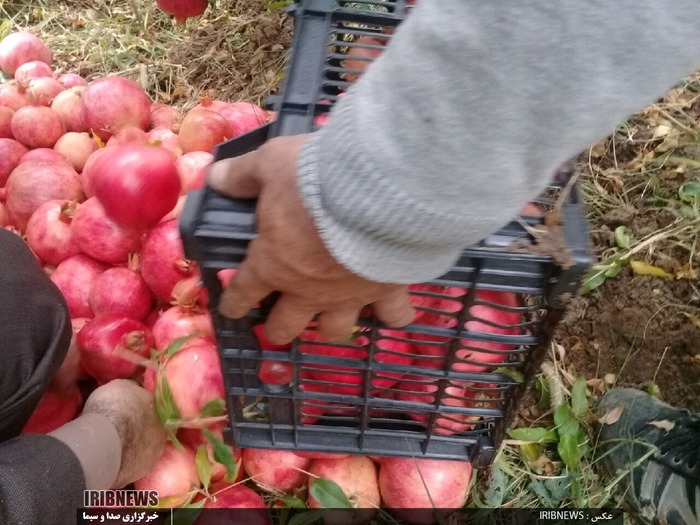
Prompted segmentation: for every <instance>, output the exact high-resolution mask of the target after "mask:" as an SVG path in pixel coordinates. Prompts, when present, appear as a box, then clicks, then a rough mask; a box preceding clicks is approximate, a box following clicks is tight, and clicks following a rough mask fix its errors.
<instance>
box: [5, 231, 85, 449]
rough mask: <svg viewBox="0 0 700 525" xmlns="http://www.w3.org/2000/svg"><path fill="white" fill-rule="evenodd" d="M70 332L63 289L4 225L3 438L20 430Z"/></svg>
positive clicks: (60, 359) (61, 356) (65, 347)
mask: <svg viewBox="0 0 700 525" xmlns="http://www.w3.org/2000/svg"><path fill="white" fill-rule="evenodd" d="M70 337H71V325H70V317H69V315H68V308H67V306H66V303H65V301H64V299H63V296H62V295H61V292H60V291H59V290H58V288H56V286H55V285H54V284H53V283H52V282H51V280H50V279H49V278H48V276H47V275H46V273H44V271H43V270H42V269H41V267H40V266H39V264H38V263H37V260H36V258H35V257H34V255H33V254H32V253H31V251H30V250H29V248H28V247H27V246H26V244H25V243H24V242H23V241H22V240H21V239H20V238H19V237H17V236H16V235H15V234H13V233H11V232H8V231H7V230H5V229H3V228H0V442H2V441H5V440H7V439H10V438H12V437H14V436H16V435H18V434H19V432H20V430H21V429H22V427H23V426H24V424H25V423H26V421H27V419H28V418H29V415H30V414H31V413H32V411H33V410H34V407H35V406H36V404H37V403H38V402H39V399H40V398H41V395H42V393H43V392H44V390H45V389H46V387H47V386H48V384H49V381H50V380H51V378H52V376H53V375H54V374H55V372H56V370H58V368H59V366H60V365H61V363H62V362H63V359H64V357H65V355H66V352H67V351H68V346H69V344H70Z"/></svg>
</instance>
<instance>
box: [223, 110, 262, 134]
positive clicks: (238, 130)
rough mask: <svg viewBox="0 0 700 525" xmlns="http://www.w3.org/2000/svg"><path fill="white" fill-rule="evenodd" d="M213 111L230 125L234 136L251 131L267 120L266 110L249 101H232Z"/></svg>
mask: <svg viewBox="0 0 700 525" xmlns="http://www.w3.org/2000/svg"><path fill="white" fill-rule="evenodd" d="M215 111H216V112H217V113H218V114H219V115H221V116H222V117H224V118H225V119H226V121H227V122H228V123H229V124H230V125H231V129H232V130H233V136H234V137H237V136H238V135H243V134H244V133H248V132H249V131H253V130H254V129H255V128H259V127H260V126H262V125H263V124H265V123H266V122H267V120H268V114H267V111H265V110H264V109H263V108H261V107H260V106H256V105H255V104H251V103H250V102H233V103H231V104H226V105H224V106H222V107H220V108H218V109H216V110H215Z"/></svg>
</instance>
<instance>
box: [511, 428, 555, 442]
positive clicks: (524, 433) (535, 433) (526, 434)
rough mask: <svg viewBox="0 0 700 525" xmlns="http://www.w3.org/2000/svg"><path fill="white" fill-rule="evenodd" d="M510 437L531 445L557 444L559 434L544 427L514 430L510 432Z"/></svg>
mask: <svg viewBox="0 0 700 525" xmlns="http://www.w3.org/2000/svg"><path fill="white" fill-rule="evenodd" d="M508 435H509V436H510V437H511V438H513V439H518V440H520V441H529V442H531V443H556V442H557V433H556V432H555V431H554V430H550V429H548V428H544V427H533V428H514V429H512V430H509V431H508Z"/></svg>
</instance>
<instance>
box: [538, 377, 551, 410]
mask: <svg viewBox="0 0 700 525" xmlns="http://www.w3.org/2000/svg"><path fill="white" fill-rule="evenodd" d="M535 389H536V390H537V394H538V396H539V397H538V399H537V405H536V407H537V408H538V409H540V410H544V409H546V408H548V407H549V405H550V395H549V383H547V380H546V379H545V378H544V377H543V376H541V375H540V376H537V382H536V383H535Z"/></svg>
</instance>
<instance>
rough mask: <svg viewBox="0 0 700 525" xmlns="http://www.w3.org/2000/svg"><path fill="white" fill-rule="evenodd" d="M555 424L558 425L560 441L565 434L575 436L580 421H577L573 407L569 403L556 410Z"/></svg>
mask: <svg viewBox="0 0 700 525" xmlns="http://www.w3.org/2000/svg"><path fill="white" fill-rule="evenodd" d="M554 424H555V425H556V427H557V432H558V433H559V440H560V441H561V438H562V437H564V436H572V437H575V436H576V434H578V431H579V428H580V425H579V424H578V421H576V418H575V417H574V415H573V413H572V412H571V407H569V405H567V404H563V405H560V406H559V408H557V409H556V411H555V412H554Z"/></svg>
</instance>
